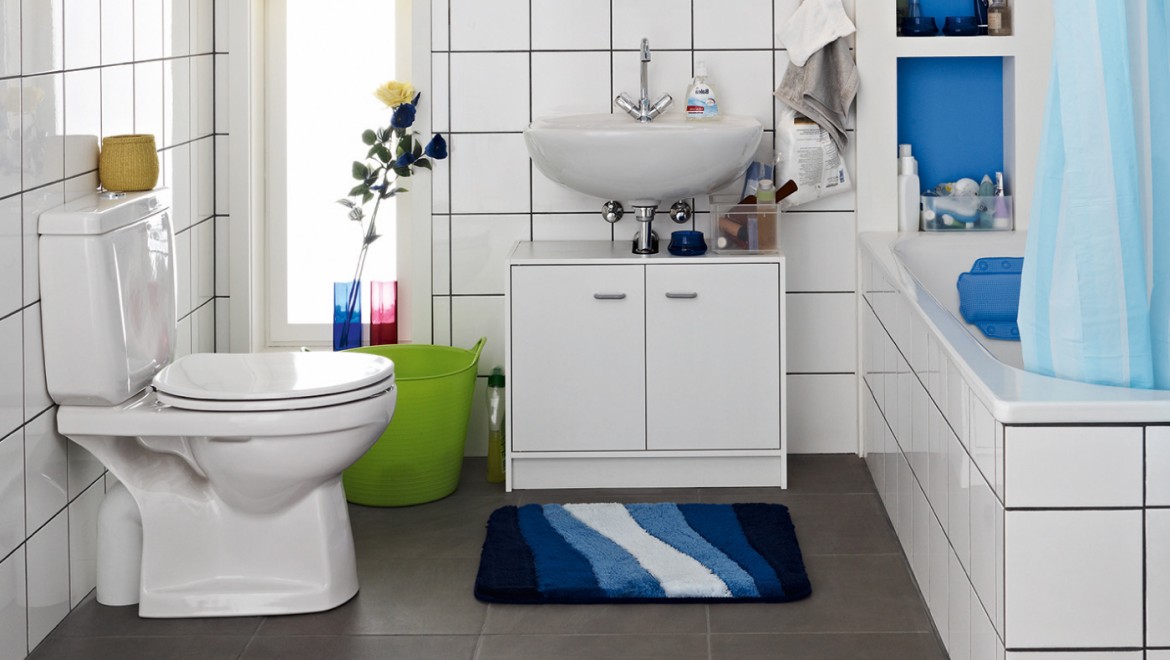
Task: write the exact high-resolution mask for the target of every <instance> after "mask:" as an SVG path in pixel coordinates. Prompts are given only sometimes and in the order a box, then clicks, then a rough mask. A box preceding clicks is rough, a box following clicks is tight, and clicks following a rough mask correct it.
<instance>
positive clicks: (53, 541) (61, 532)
mask: <svg viewBox="0 0 1170 660" xmlns="http://www.w3.org/2000/svg"><path fill="white" fill-rule="evenodd" d="M26 549H27V551H28V645H29V647H30V648H35V647H36V645H37V644H40V643H41V641H42V640H43V639H44V638H45V637H46V636H47V635H48V634H49V632H50V631H52V630H53V628H55V627H56V626H57V624H58V623H60V622H61V620H62V619H64V618H65V615H66V614H68V613H69V515H68V514H67V513H66V512H61V513H59V514H57V517H55V518H53V520H52V521H50V522H49V523H48V524H47V525H45V526H44V527H42V528H41V530H40V531H38V532H37V533H36V534H34V535H33V536H32V537H31V538H29V540H28V545H27V546H26Z"/></svg>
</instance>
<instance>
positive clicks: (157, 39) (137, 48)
mask: <svg viewBox="0 0 1170 660" xmlns="http://www.w3.org/2000/svg"><path fill="white" fill-rule="evenodd" d="M85 1H91V0H85ZM66 18H68V16H66ZM70 38H72V37H70ZM66 47H67V48H68V44H66ZM162 56H163V0H134V59H136V60H138V61H142V60H155V59H158V58H160V57H162ZM65 59H66V61H68V59H69V57H68V53H66V58H65Z"/></svg>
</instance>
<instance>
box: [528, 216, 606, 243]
mask: <svg viewBox="0 0 1170 660" xmlns="http://www.w3.org/2000/svg"><path fill="white" fill-rule="evenodd" d="M612 231H613V230H612V229H610V225H609V224H608V223H606V222H605V221H604V220H602V219H601V214H600V213H572V214H563V213H562V214H557V215H541V214H535V215H533V216H532V240H534V241H608V240H609V239H610V234H611V233H612Z"/></svg>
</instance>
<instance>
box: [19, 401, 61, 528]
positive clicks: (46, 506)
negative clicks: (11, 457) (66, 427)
mask: <svg viewBox="0 0 1170 660" xmlns="http://www.w3.org/2000/svg"><path fill="white" fill-rule="evenodd" d="M52 416H53V415H52V413H45V414H43V415H41V416H40V417H37V418H36V419H34V420H33V421H31V422H29V423H28V425H27V426H25V429H24V470H25V484H24V488H25V520H26V521H27V524H28V529H29V530H30V531H31V530H35V529H37V528H39V527H41V526H42V525H44V524H45V523H46V522H48V521H49V519H50V518H52V517H53V516H55V515H57V514H58V513H59V512H60V511H61V510H62V509H64V508H65V505H66V504H68V495H69V490H68V479H69V456H68V453H67V450H66V448H65V443H66V442H67V441H66V439H65V438H64V437H63V436H61V435H58V434H57V432H56V428H55V425H54V424H53V420H52Z"/></svg>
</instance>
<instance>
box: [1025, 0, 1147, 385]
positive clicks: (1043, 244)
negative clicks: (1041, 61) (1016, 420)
mask: <svg viewBox="0 0 1170 660" xmlns="http://www.w3.org/2000/svg"><path fill="white" fill-rule="evenodd" d="M1166 2H1167V0H1124V1H1123V0H1054V2H1053V8H1054V11H1055V17H1056V32H1055V40H1054V51H1053V74H1052V83H1051V87H1050V90H1049V98H1048V108H1047V117H1046V122H1045V124H1046V126H1045V134H1044V136H1043V138H1042V145H1041V155H1040V172H1039V176H1038V177H1037V187H1036V191H1035V197H1034V210H1033V213H1032V217H1031V219H1030V224H1029V229H1028V246H1027V252H1026V258H1025V260H1024V275H1023V285H1022V288H1021V295H1020V314H1019V326H1020V336H1021V340H1022V345H1023V346H1022V347H1023V353H1024V363H1025V366H1026V367H1027V368H1028V369H1029V370H1032V371H1036V372H1039V373H1043V374H1048V375H1055V376H1059V377H1062V378H1070V379H1074V380H1082V381H1087V382H1092V383H1101V384H1107V385H1119V386H1124V387H1138V388H1150V387H1160V388H1164V389H1170V290H1168V287H1170V279H1168V278H1170V228H1168V227H1167V226H1166V225H1167V223H1168V222H1170V217H1168V215H1170V50H1168V45H1167V27H1168V24H1167V20H1166V19H1167V12H1166ZM1136 3H1145V7H1144V10H1145V11H1144V12H1140V11H1139V12H1137V14H1143V13H1144V20H1135V12H1134V9H1135V8H1138V7H1137V4H1136ZM1143 31H1144V32H1143ZM1143 43H1144V44H1145V50H1144V51H1141V50H1140V49H1139V50H1138V53H1137V55H1136V56H1135V57H1133V58H1131V52H1132V50H1131V48H1132V44H1143ZM1135 65H1136V67H1137V68H1132V67H1133V66H1135ZM1135 80H1136V83H1135ZM1135 85H1137V87H1138V89H1137V90H1135ZM1135 91H1141V92H1142V93H1141V94H1135ZM1146 98H1148V105H1149V107H1145V102H1146V101H1145V100H1146ZM1135 103H1137V105H1135ZM1147 117H1148V120H1147ZM1139 140H1148V141H1149V149H1148V151H1147V150H1145V149H1140V148H1139ZM1147 255H1149V256H1150V257H1151V259H1150V261H1149V264H1147Z"/></svg>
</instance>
